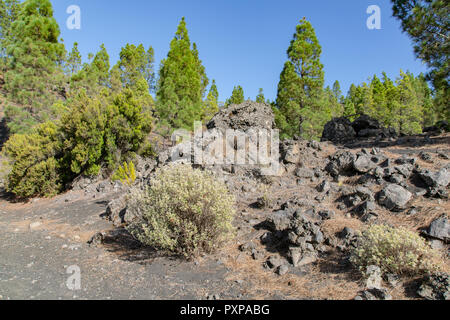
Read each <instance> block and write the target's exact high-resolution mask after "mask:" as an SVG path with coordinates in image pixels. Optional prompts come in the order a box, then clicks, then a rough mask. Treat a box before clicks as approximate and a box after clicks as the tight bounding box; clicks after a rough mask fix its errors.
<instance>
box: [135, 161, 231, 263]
mask: <svg viewBox="0 0 450 320" xmlns="http://www.w3.org/2000/svg"><path fill="white" fill-rule="evenodd" d="M128 210H129V211H130V212H131V213H132V214H137V215H141V216H142V220H140V221H138V222H136V223H134V224H132V225H131V226H129V227H128V230H129V231H130V232H131V233H132V234H133V235H134V236H135V237H136V238H137V239H138V240H139V241H141V242H142V243H144V244H146V245H149V246H154V247H157V248H160V249H164V250H167V251H168V252H171V253H174V254H180V255H183V256H185V257H188V258H190V257H194V256H198V255H199V254H201V253H211V252H214V251H215V250H216V249H218V248H219V247H220V246H221V245H222V243H223V241H226V240H227V239H229V238H230V236H231V235H232V233H233V228H232V225H231V221H232V219H233V216H234V213H235V209H234V197H233V196H232V195H231V194H230V193H229V192H228V189H227V187H226V186H225V184H224V183H223V182H221V181H219V180H216V178H215V177H214V176H213V175H212V174H211V173H209V172H206V171H201V170H199V169H192V167H191V166H189V165H175V166H168V167H164V168H162V169H159V170H158V171H157V172H156V177H155V178H154V179H153V180H152V184H151V186H150V187H149V188H148V189H146V190H144V191H142V190H137V189H135V190H134V191H133V192H132V193H131V195H130V197H129V200H128Z"/></svg>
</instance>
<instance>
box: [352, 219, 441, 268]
mask: <svg viewBox="0 0 450 320" xmlns="http://www.w3.org/2000/svg"><path fill="white" fill-rule="evenodd" d="M438 256H439V253H438V252H436V251H434V250H433V249H431V248H430V246H429V245H428V244H427V243H426V242H425V240H424V239H423V238H421V237H420V236H419V235H418V234H417V233H414V232H411V231H409V230H407V229H404V228H393V227H389V226H385V225H374V226H371V227H370V228H369V229H367V230H366V231H364V232H363V234H362V239H361V240H360V242H359V244H358V246H357V248H355V249H354V251H353V252H352V256H351V257H350V261H351V262H352V263H353V264H354V265H355V266H356V267H358V268H359V269H360V270H361V271H362V272H364V271H365V269H366V267H368V266H370V265H376V266H378V267H380V269H381V270H382V272H387V273H395V274H407V275H417V274H423V273H428V272H432V271H436V270H437V269H438V266H437V265H436V264H435V263H434V261H437V258H438Z"/></svg>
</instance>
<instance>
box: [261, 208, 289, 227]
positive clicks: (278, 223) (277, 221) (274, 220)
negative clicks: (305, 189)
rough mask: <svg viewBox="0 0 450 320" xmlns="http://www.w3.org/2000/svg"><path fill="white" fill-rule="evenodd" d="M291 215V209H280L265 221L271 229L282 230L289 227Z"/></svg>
mask: <svg viewBox="0 0 450 320" xmlns="http://www.w3.org/2000/svg"><path fill="white" fill-rule="evenodd" d="M293 215H294V212H293V211H292V210H280V211H277V212H274V213H273V214H272V215H271V216H270V217H269V218H267V220H266V223H267V225H268V226H269V228H270V229H271V230H273V231H284V230H286V229H288V228H290V226H291V220H292V217H293Z"/></svg>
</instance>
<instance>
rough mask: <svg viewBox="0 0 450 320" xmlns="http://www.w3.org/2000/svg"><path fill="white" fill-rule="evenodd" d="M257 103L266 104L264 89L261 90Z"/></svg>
mask: <svg viewBox="0 0 450 320" xmlns="http://www.w3.org/2000/svg"><path fill="white" fill-rule="evenodd" d="M256 102H259V103H266V98H265V97H264V92H263V89H262V88H259V92H258V95H257V96H256Z"/></svg>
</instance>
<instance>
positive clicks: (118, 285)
mask: <svg viewBox="0 0 450 320" xmlns="http://www.w3.org/2000/svg"><path fill="white" fill-rule="evenodd" d="M258 110H259V111H258ZM349 126H351V127H352V128H353V129H352V130H353V131H351V130H349ZM207 127H208V128H209V129H212V128H221V129H224V128H233V129H240V130H244V131H245V130H248V129H249V128H255V127H257V128H266V129H267V128H271V127H273V115H272V114H271V112H270V108H269V109H266V108H264V106H263V105H255V104H254V103H250V102H246V103H244V104H243V105H241V106H232V108H231V109H228V110H223V111H222V112H221V113H219V114H218V115H216V117H215V118H214V119H213V121H211V122H210V124H208V126H207ZM344 131H345V132H344ZM349 131H350V135H349V133H348V132H349ZM361 132H362V133H361ZM324 136H325V137H327V136H328V137H336V138H337V139H338V141H323V142H320V143H319V142H309V141H304V140H301V139H297V140H289V141H284V142H282V144H281V146H280V161H281V164H282V165H281V168H280V176H277V177H269V176H264V175H261V171H260V170H259V169H258V168H255V167H249V166H247V167H243V166H230V165H227V166H225V165H223V166H217V167H214V168H210V167H208V169H211V170H213V171H214V172H215V174H216V175H217V177H218V179H223V180H224V181H225V182H226V184H227V185H228V187H229V189H230V191H231V192H233V194H235V196H236V200H237V209H238V210H237V215H236V218H235V221H234V225H235V227H236V229H237V236H236V238H235V239H234V240H233V241H231V242H230V243H228V245H227V246H225V247H224V248H222V249H221V250H220V252H218V253H217V254H215V255H213V256H204V257H200V258H199V259H197V260H195V261H183V260H180V259H177V258H174V257H168V256H166V255H164V254H163V253H161V252H158V251H156V250H153V249H151V248H145V247H142V246H141V245H140V244H139V243H138V242H136V241H135V240H134V239H133V238H132V237H131V236H130V235H129V234H128V233H127V232H126V231H124V229H123V227H124V225H126V224H127V223H129V222H131V221H133V219H135V218H136V217H133V216H130V215H129V214H127V210H126V202H125V200H124V196H125V195H126V194H127V188H125V187H124V186H122V185H121V184H120V183H112V182H110V181H100V180H91V179H86V178H80V179H78V180H77V181H75V183H74V185H73V190H71V191H69V192H67V193H66V194H63V195H60V196H58V197H56V198H54V199H34V200H31V201H30V202H27V203H14V202H13V201H12V199H11V198H8V196H7V195H5V194H4V195H3V196H2V198H1V199H0V257H1V259H0V298H2V299H30V298H31V299H117V298H118V299H355V298H356V299H371V300H372V299H423V298H426V299H443V298H447V299H449V297H450V291H449V290H450V282H449V281H450V280H449V276H448V273H449V270H448V268H449V266H450V264H449V260H448V259H449V245H448V243H449V240H450V224H449V222H448V213H449V209H450V203H449V201H448V185H449V183H450V160H449V156H450V134H442V133H439V132H430V133H427V134H424V135H419V136H414V137H397V136H396V135H395V134H394V132H393V131H390V130H389V129H383V128H381V127H380V126H379V124H377V123H375V122H373V121H372V120H371V119H368V118H364V117H362V118H360V119H358V120H357V121H355V122H354V123H353V124H352V123H351V122H349V121H343V120H342V119H341V120H338V121H336V122H335V123H330V124H328V127H327V128H326V134H325V135H324ZM324 140H333V139H324ZM172 155H173V150H161V152H160V153H159V156H158V158H157V159H140V160H139V161H138V163H137V166H136V168H137V171H138V179H137V182H136V183H137V184H140V185H142V184H143V183H144V184H145V183H147V182H148V181H151V178H152V174H154V170H155V168H157V167H161V166H164V165H166V164H168V163H170V162H171V161H172V160H173V159H171V156H172ZM181 156H182V155H181ZM374 223H382V224H389V225H392V226H396V227H398V226H403V227H406V228H408V229H410V230H413V231H417V232H420V233H421V234H422V235H423V237H425V238H426V239H427V240H428V241H430V244H431V245H432V246H433V247H434V248H436V249H437V250H440V251H441V253H442V256H443V258H442V259H443V261H442V263H443V265H444V269H445V268H446V269H445V270H444V273H441V274H438V275H435V276H432V277H429V278H422V277H402V278H399V277H397V276H395V275H381V274H380V272H379V270H377V269H376V268H371V269H370V270H368V273H369V274H368V279H369V280H367V279H363V278H362V277H361V276H360V274H359V273H358V272H357V271H356V270H355V269H354V268H353V267H352V266H351V264H350V263H349V261H348V252H349V249H350V248H351V247H352V246H354V245H356V242H357V238H358V234H359V231H361V230H364V229H365V228H366V227H367V226H369V225H370V224H374ZM74 265H76V266H78V267H79V268H80V269H81V290H75V291H74V290H70V289H68V287H67V285H66V281H67V279H68V278H69V276H70V274H67V273H66V272H67V268H68V267H70V266H74Z"/></svg>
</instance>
